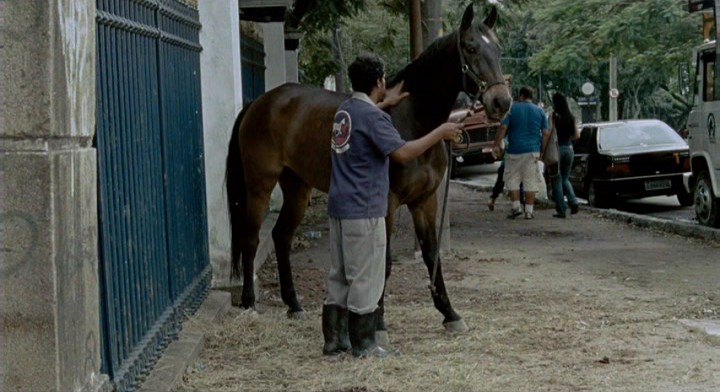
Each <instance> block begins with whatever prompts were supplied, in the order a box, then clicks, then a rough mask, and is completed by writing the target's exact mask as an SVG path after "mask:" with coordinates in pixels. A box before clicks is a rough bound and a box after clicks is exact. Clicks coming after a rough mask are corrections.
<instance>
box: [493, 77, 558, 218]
mask: <svg viewBox="0 0 720 392" xmlns="http://www.w3.org/2000/svg"><path fill="white" fill-rule="evenodd" d="M532 99H533V93H532V90H531V89H530V88H529V87H523V88H521V89H520V94H519V99H518V101H517V102H515V103H514V104H513V105H512V107H511V108H510V113H509V114H508V115H507V116H506V117H505V119H503V121H502V124H501V126H500V129H499V130H498V132H497V134H496V135H495V146H494V147H493V149H494V150H495V151H496V153H497V154H498V155H499V154H500V152H501V150H502V149H503V145H502V140H503V138H505V135H506V134H507V137H508V148H507V151H506V152H505V184H506V186H507V188H508V191H510V200H511V201H512V209H511V210H510V214H509V215H508V218H511V219H514V218H517V217H518V216H520V215H522V214H523V211H522V207H521V205H520V184H521V183H522V184H523V187H524V189H525V219H533V217H534V216H535V215H534V205H535V195H536V194H537V192H538V191H539V190H540V186H541V184H542V183H543V178H542V173H540V170H539V167H538V161H539V160H540V159H541V151H545V146H546V145H547V143H548V140H549V139H550V132H549V127H548V121H547V116H546V115H545V112H544V111H543V110H542V109H540V108H539V107H538V106H537V105H535V104H534V103H533V102H532Z"/></svg>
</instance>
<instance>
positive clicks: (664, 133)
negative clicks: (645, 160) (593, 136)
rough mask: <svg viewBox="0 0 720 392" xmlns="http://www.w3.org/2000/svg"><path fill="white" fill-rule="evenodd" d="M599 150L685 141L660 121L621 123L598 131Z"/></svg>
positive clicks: (681, 142)
mask: <svg viewBox="0 0 720 392" xmlns="http://www.w3.org/2000/svg"><path fill="white" fill-rule="evenodd" d="M599 142H600V145H599V146H598V147H599V149H600V150H613V149H619V148H631V147H646V146H661V145H668V144H683V143H685V141H684V140H683V139H682V138H681V137H680V135H678V134H677V132H675V130H673V129H672V128H670V126H669V125H667V124H665V123H664V122H662V121H648V122H637V123H622V124H613V125H609V126H605V127H603V128H602V129H600V139H599Z"/></svg>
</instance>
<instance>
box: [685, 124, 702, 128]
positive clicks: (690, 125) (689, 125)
mask: <svg viewBox="0 0 720 392" xmlns="http://www.w3.org/2000/svg"><path fill="white" fill-rule="evenodd" d="M699 125H700V124H698V123H692V124H690V123H688V125H687V126H688V128H691V127H697V126H699Z"/></svg>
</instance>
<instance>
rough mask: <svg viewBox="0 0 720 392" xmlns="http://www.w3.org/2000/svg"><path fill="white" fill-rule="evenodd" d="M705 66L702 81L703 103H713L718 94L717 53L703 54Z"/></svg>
mask: <svg viewBox="0 0 720 392" xmlns="http://www.w3.org/2000/svg"><path fill="white" fill-rule="evenodd" d="M702 64H703V75H704V78H703V81H702V86H703V89H702V93H703V101H705V102H711V101H715V100H717V99H718V98H719V97H718V94H716V93H715V84H716V82H715V53H714V52H705V53H703V54H702Z"/></svg>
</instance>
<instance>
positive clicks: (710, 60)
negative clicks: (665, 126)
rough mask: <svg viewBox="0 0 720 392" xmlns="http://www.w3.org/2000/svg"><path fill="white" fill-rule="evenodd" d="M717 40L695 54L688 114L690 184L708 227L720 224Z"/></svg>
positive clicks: (704, 223)
mask: <svg viewBox="0 0 720 392" xmlns="http://www.w3.org/2000/svg"><path fill="white" fill-rule="evenodd" d="M715 47H716V46H715V41H711V42H708V43H706V44H703V45H702V46H700V47H699V48H698V49H697V50H696V53H695V59H696V61H697V64H696V71H697V72H696V75H697V79H696V83H695V102H694V104H693V108H692V111H691V112H690V116H689V117H688V123H687V128H688V145H689V146H690V157H691V166H692V175H691V176H689V177H688V178H686V186H687V187H688V190H689V191H690V192H693V194H694V202H695V214H696V216H697V219H698V221H699V222H700V223H701V224H703V225H706V226H712V227H720V134H719V133H720V132H717V131H716V129H717V127H718V125H716V124H717V122H718V121H720V80H718V81H716V80H715V78H716V77H717V78H719V79H720V75H716V72H715V70H716V67H715Z"/></svg>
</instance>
